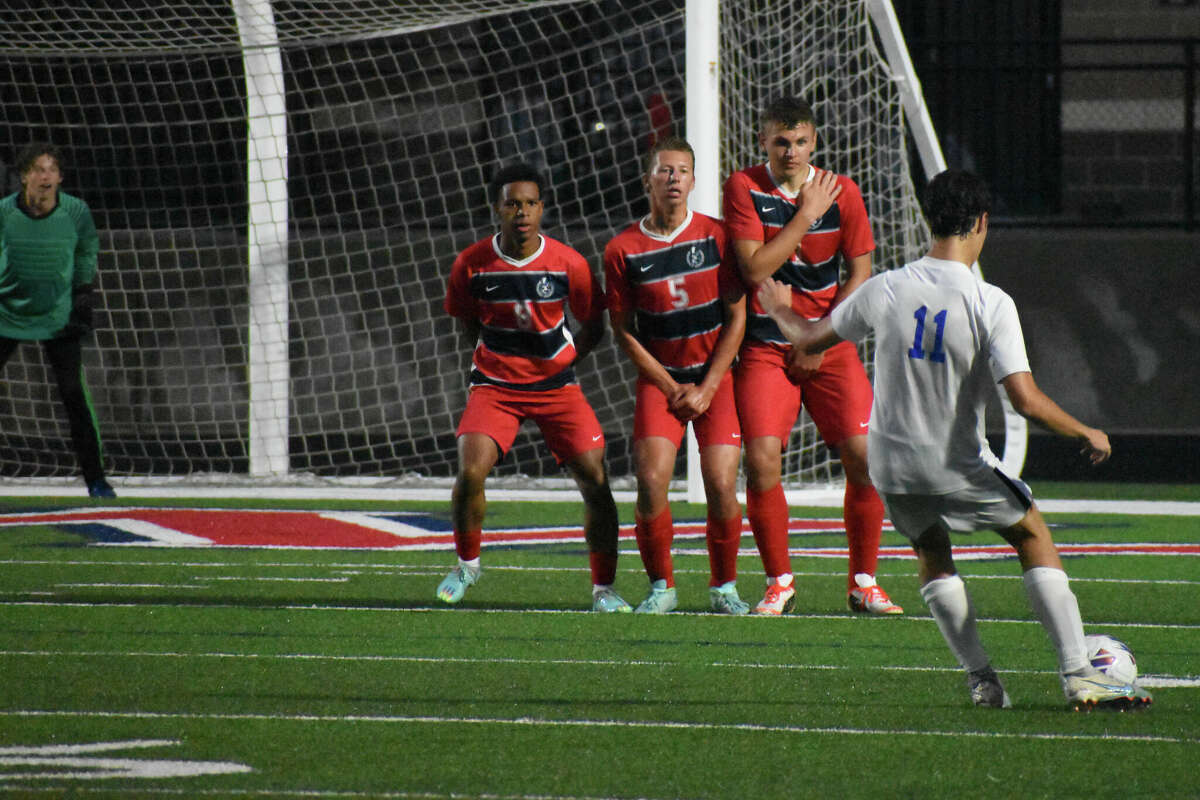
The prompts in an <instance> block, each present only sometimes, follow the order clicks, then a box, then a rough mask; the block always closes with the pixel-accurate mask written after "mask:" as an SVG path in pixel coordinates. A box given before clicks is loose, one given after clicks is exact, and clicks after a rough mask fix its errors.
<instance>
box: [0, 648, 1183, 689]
mask: <svg viewBox="0 0 1200 800" xmlns="http://www.w3.org/2000/svg"><path fill="white" fill-rule="evenodd" d="M0 657H4V658H10V657H11V658H81V659H83V658H140V659H154V658H160V659H174V660H184V659H189V658H197V659H213V660H223V661H330V662H338V663H347V662H349V663H364V664H370V663H406V664H480V665H507V666H568V667H571V666H579V667H596V666H600V667H620V666H629V667H653V668H656V669H657V668H664V667H666V668H670V667H677V666H679V663H678V662H675V661H660V660H632V661H631V660H629V659H587V658H470V657H465V656H404V655H370V654H368V655H328V654H324V653H233V652H199V653H180V652H171V651H137V650H133V651H116V650H0ZM706 666H708V667H714V668H718V669H755V670H788V671H799V672H805V671H809V670H812V671H816V672H839V671H843V670H847V669H851V667H847V666H844V665H839V664H772V663H761V662H735V661H712V662H709V663H708V664H707V665H706ZM853 669H855V670H868V671H870V670H873V671H876V672H939V673H941V672H946V673H958V672H959V668H958V667H935V666H898V665H879V666H870V665H866V666H864V665H856V666H854V667H853ZM998 672H1000V673H1002V674H1005V675H1057V674H1058V673H1057V672H1056V671H1054V670H1034V669H1022V670H1017V669H1001V670H998ZM1138 681H1139V683H1140V684H1141V685H1142V686H1145V687H1147V688H1166V687H1172V688H1193V689H1194V688H1200V676H1196V677H1192V676H1185V677H1178V676H1174V675H1157V674H1146V675H1142V676H1140V677H1139V679H1138Z"/></svg>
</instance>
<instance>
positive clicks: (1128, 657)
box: [1083, 633, 1138, 684]
mask: <svg viewBox="0 0 1200 800" xmlns="http://www.w3.org/2000/svg"><path fill="white" fill-rule="evenodd" d="M1083 640H1084V642H1085V644H1086V645H1087V657H1088V661H1090V662H1092V666H1093V667H1095V668H1096V669H1098V670H1100V671H1101V672H1103V673H1104V674H1105V675H1108V676H1109V677H1112V678H1116V679H1117V680H1119V681H1124V682H1125V683H1129V684H1132V683H1135V682H1137V676H1138V668H1137V659H1136V658H1134V657H1133V651H1132V650H1130V649H1129V645H1127V644H1125V643H1124V642H1122V641H1121V640H1120V639H1115V638H1113V637H1112V636H1109V635H1107V634H1103V633H1094V634H1089V635H1087V636H1085V637H1083Z"/></svg>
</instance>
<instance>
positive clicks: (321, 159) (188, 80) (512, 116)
mask: <svg viewBox="0 0 1200 800" xmlns="http://www.w3.org/2000/svg"><path fill="white" fill-rule="evenodd" d="M101 5H102V7H98V8H88V9H86V10H84V9H82V7H78V6H71V5H64V4H60V5H57V6H55V5H37V6H36V7H35V6H33V5H30V6H29V7H28V8H27V9H26V10H24V11H21V12H19V13H14V14H6V15H4V17H3V18H0V33H2V34H3V37H2V39H3V42H4V44H3V45H0V86H3V87H4V88H3V93H4V106H5V113H6V120H5V123H6V124H5V125H4V126H0V159H5V160H9V159H10V158H11V156H12V155H13V154H14V153H15V152H16V151H17V150H19V149H20V148H21V147H22V146H23V145H24V144H25V143H27V142H28V141H30V140H39V139H49V140H51V141H53V142H55V143H56V144H58V145H60V146H61V147H62V148H64V150H65V151H66V155H67V164H66V165H65V167H66V172H65V175H66V177H65V182H64V190H65V191H68V192H71V193H73V194H77V195H79V196H81V197H83V198H84V199H86V200H87V201H88V202H89V203H90V205H91V207H92V210H93V213H94V215H95V217H96V222H97V226H98V228H99V229H100V231H101V237H102V254H101V262H100V277H99V286H100V292H99V306H100V307H99V309H98V314H97V322H98V329H97V332H96V336H95V338H94V340H92V342H91V344H90V346H89V347H88V348H87V350H86V351H85V368H86V372H87V380H88V384H89V386H90V389H91V396H92V400H93V405H94V407H95V410H96V413H97V416H98V418H99V420H100V424H101V430H102V433H103V438H104V444H105V451H106V456H107V462H108V464H109V465H110V470H111V473H112V474H113V475H114V476H116V477H117V478H118V479H120V478H121V477H123V476H125V477H141V476H154V477H155V478H157V479H169V478H172V477H178V478H186V479H189V480H202V479H203V480H208V479H211V480H214V481H234V482H267V483H269V482H285V483H295V482H305V481H318V482H325V481H351V482H352V481H354V480H373V481H377V480H386V481H388V482H389V483H390V485H405V484H408V483H413V484H417V485H427V484H430V483H437V482H439V481H441V482H444V481H446V480H448V479H449V478H450V477H451V476H452V475H453V472H454V468H455V444H454V436H453V431H454V426H455V423H456V421H457V417H458V415H459V413H460V412H461V409H462V407H463V405H464V403H465V397H466V374H467V370H468V365H469V355H470V353H469V351H470V343H467V342H463V341H461V340H460V339H459V337H458V335H457V333H456V331H455V328H454V325H453V324H452V320H451V319H450V318H449V317H448V316H447V315H446V314H445V313H444V312H443V311H442V305H441V304H442V298H443V296H444V293H445V281H446V277H447V274H448V270H449V265H450V263H451V261H452V260H453V258H454V256H455V254H456V253H457V252H458V251H459V250H461V249H462V248H463V247H465V246H466V245H467V244H469V243H471V242H473V241H475V240H477V239H479V238H482V237H483V236H485V235H487V234H489V233H490V232H491V231H492V230H493V229H494V224H495V223H494V220H493V218H492V214H491V211H490V208H489V204H488V198H487V196H486V191H485V186H486V183H487V181H488V179H489V177H490V176H491V175H492V174H493V173H494V172H495V171H496V169H497V168H498V167H499V166H500V165H502V164H505V163H508V162H511V161H513V160H517V159H522V160H528V161H532V162H534V163H536V164H537V165H539V166H540V167H542V168H543V169H544V171H545V172H546V173H547V174H548V176H549V178H550V185H551V190H550V192H549V196H548V198H547V200H548V204H547V216H546V221H545V228H546V231H547V233H549V234H550V235H552V236H554V237H556V238H560V239H562V240H564V241H566V242H567V243H569V244H571V245H572V246H574V247H575V248H576V249H578V250H579V251H581V252H582V253H583V254H584V255H585V256H587V257H588V258H589V259H590V260H591V261H592V263H593V265H594V266H596V267H597V269H598V265H599V259H600V253H601V252H602V250H603V247H604V244H605V243H606V242H607V240H608V239H609V238H610V237H611V236H612V235H613V234H614V233H615V232H616V231H618V230H619V229H620V228H621V227H622V226H624V225H625V224H627V223H628V222H629V221H631V220H632V219H634V218H636V217H637V216H640V215H641V214H643V213H644V212H645V210H646V204H645V201H644V196H643V192H642V188H641V184H640V179H639V178H640V168H641V161H642V157H643V155H644V153H645V152H646V150H647V148H648V147H649V145H650V144H651V142H652V141H653V140H654V139H655V137H658V136H662V135H665V134H667V133H669V132H675V133H683V134H685V135H688V136H697V137H698V136H700V135H701V130H700V128H701V124H702V123H701V121H700V120H704V123H703V124H705V125H715V131H716V133H715V134H714V136H715V138H714V139H713V144H712V151H713V152H712V155H711V157H703V158H702V159H701V162H700V163H698V165H697V171H698V173H700V175H701V177H702V178H706V179H709V180H716V181H719V179H720V178H721V177H723V176H724V175H726V174H728V173H729V172H730V171H731V170H734V169H738V168H740V167H742V166H745V165H747V164H750V163H753V162H755V161H756V160H759V159H760V158H761V154H760V153H758V152H757V146H756V114H757V111H758V109H759V108H760V107H761V105H762V104H763V103H764V102H765V100H766V99H767V98H768V97H770V96H771V95H773V94H777V93H780V92H784V91H787V92H792V93H796V94H800V95H804V96H806V97H808V98H810V99H811V100H812V101H813V103H814V105H815V107H816V109H817V112H818V115H819V118H820V120H819V122H820V128H821V136H822V145H821V149H820V152H819V154H818V159H819V163H820V164H821V165H822V166H825V167H829V168H831V169H834V170H836V171H838V172H842V173H845V174H848V175H850V176H852V177H853V178H855V180H857V181H858V183H859V184H860V186H861V187H862V189H863V194H864V196H865V198H866V200H867V205H868V211H869V213H870V215H871V219H872V222H873V224H874V230H875V235H876V238H877V240H878V242H879V250H878V251H877V254H876V258H875V263H876V265H877V267H878V268H886V267H891V266H895V265H897V264H900V263H902V262H903V261H904V260H905V259H906V258H910V257H912V256H914V255H917V254H919V253H920V251H921V250H922V248H923V246H924V243H925V238H926V231H925V228H924V225H923V223H922V220H921V217H920V214H919V211H918V207H917V203H916V200H915V196H914V191H913V188H912V185H911V181H910V162H909V145H908V140H907V138H906V132H905V113H904V98H903V90H904V88H905V85H904V80H905V78H904V77H903V76H900V75H898V74H897V72H896V71H895V70H894V69H893V67H891V66H889V63H888V58H887V55H886V54H885V53H883V52H881V50H880V36H879V34H878V33H877V28H876V26H874V25H873V24H872V13H871V9H870V6H874V5H879V4H878V3H877V2H874V1H873V2H864V1H863V0H827V1H826V2H821V3H770V2H762V0H729V1H728V2H722V3H721V4H720V6H719V9H718V8H716V6H715V4H713V5H711V6H708V7H707V8H705V7H704V6H697V5H695V3H694V0H693V2H688V0H649V2H647V1H646V0H603V1H602V2H571V1H570V0H563V1H558V0H545V1H543V2H538V1H537V0H531V1H530V2H523V3H520V4H519V7H517V5H518V4H512V3H505V2H499V0H462V1H461V2H454V1H453V0H451V2H447V3H444V4H421V3H394V2H384V0H361V2H357V3H353V4H332V5H330V4H309V3H271V2H269V0H231V2H230V3H229V4H227V5H223V4H221V3H213V2H182V0H160V1H159V2H148V1H147V2H133V1H132V0H131V1H130V2H127V3H124V4H123V7H122V9H121V10H116V9H114V8H112V7H111V5H110V4H101ZM697 8H699V9H700V10H699V11H698V10H697ZM888 9H889V10H890V5H889V6H888ZM698 15H700V16H698ZM689 17H690V23H691V25H692V27H691V28H690V31H691V32H690V33H689ZM714 32H715V33H716V34H718V35H713V34H714ZM689 42H690V44H689ZM701 42H707V44H703V45H702V44H701ZM713 42H715V45H714V44H712V43H713ZM702 46H703V47H715V49H713V50H712V51H711V53H709V52H708V51H707V50H706V51H704V52H705V53H706V55H705V56H703V57H698V55H697V54H698V53H699V52H700V51H699V49H698V48H700V47H702ZM689 48H691V49H692V52H691V57H689ZM689 70H691V74H689ZM697 70H699V71H700V72H701V73H703V74H706V75H707V78H705V79H704V80H707V81H709V82H710V85H711V86H712V87H714V90H713V91H708V92H706V95H707V96H706V98H705V101H706V102H707V105H706V106H704V107H703V110H701V107H700V105H699V103H700V101H699V100H696V99H690V98H689V95H688V88H689V85H690V86H692V88H693V89H694V88H695V87H696V86H697V85H699V84H700V83H701V80H702V79H701V77H700V75H699V74H698V73H697ZM910 86H911V84H910ZM933 142H934V145H936V140H933ZM706 147H707V145H706ZM702 152H708V151H702ZM5 172H6V181H7V187H6V188H7V189H8V190H9V191H14V190H15V189H16V187H17V176H16V175H15V174H14V172H13V170H12V169H11V168H10V169H7V170H6V171H5ZM696 199H697V202H700V203H713V205H711V207H709V208H702V210H710V211H715V210H716V209H717V208H718V207H719V206H718V205H717V204H716V203H715V202H714V201H715V198H714V197H711V196H710V197H708V198H703V197H702V196H701V195H700V194H699V193H698V195H697V198H696ZM697 207H701V206H697ZM5 370H6V371H5V372H4V374H3V375H4V379H3V381H2V382H0V420H2V421H3V422H2V423H0V428H2V431H0V476H8V477H14V478H16V477H19V478H28V477H60V478H66V477H67V476H70V475H73V474H74V473H75V470H76V466H75V463H74V457H73V455H72V453H71V451H70V448H69V444H68V443H69V437H68V435H67V430H66V427H65V422H64V421H63V420H62V415H61V412H60V410H59V408H58V403H57V397H56V394H55V390H54V388H53V386H52V383H51V380H50V377H49V375H48V373H47V371H46V369H45V367H44V365H43V362H42V357H41V353H40V352H39V350H38V349H37V348H35V347H32V346H25V347H22V348H21V349H20V350H18V352H17V354H16V355H15V356H14V357H13V359H12V360H11V361H10V362H9V364H8V365H7V366H6V367H5ZM580 377H581V383H582V384H583V388H584V390H585V392H586V393H587V395H588V396H589V398H590V399H591V400H592V402H593V404H594V405H595V406H596V409H597V412H598V414H599V416H600V420H601V423H602V425H603V426H604V430H605V432H606V435H607V438H608V441H609V450H608V460H609V468H610V471H611V473H612V474H613V476H614V478H616V479H617V480H618V481H621V480H624V481H629V480H630V478H631V475H632V472H633V465H632V458H631V450H632V448H631V436H632V417H633V398H632V386H633V378H634V375H633V371H632V369H631V368H630V367H629V365H628V364H627V363H626V361H625V359H623V358H622V357H621V355H620V353H619V352H618V351H617V350H616V348H615V347H614V346H613V345H612V343H611V340H610V341H609V342H608V343H607V344H606V345H605V346H604V347H602V348H601V349H600V350H599V351H598V352H597V353H596V354H595V355H594V356H593V358H592V360H591V363H590V364H586V365H584V366H583V367H582V368H581V369H580ZM787 452H788V454H789V456H788V461H787V463H786V465H785V468H786V472H787V477H786V481H787V483H788V485H789V486H822V485H827V484H833V483H837V482H838V481H839V480H840V474H839V472H838V469H837V466H836V461H833V460H831V459H830V457H829V454H828V452H827V451H826V450H825V448H824V447H823V446H822V445H821V444H820V440H819V437H818V436H817V435H816V432H815V430H814V429H813V427H812V425H811V423H810V422H808V420H807V419H802V420H801V421H800V423H799V424H798V425H797V427H796V429H795V431H794V432H793V436H792V441H791V442H790V443H789V446H788V449H787ZM495 475H496V477H497V481H498V482H499V483H501V484H503V483H504V482H506V481H507V482H509V483H510V484H514V485H520V486H525V485H530V484H536V483H538V482H545V483H547V484H553V483H554V482H556V481H561V480H562V478H563V475H562V473H561V471H560V469H559V468H558V466H557V465H556V464H555V463H554V461H553V459H552V458H551V457H550V454H549V452H548V451H547V450H546V448H545V447H544V446H543V445H542V443H541V439H540V436H539V435H538V434H537V432H536V430H535V429H533V428H529V429H527V430H523V431H522V434H521V436H520V437H519V438H518V440H517V443H516V446H515V447H514V448H513V450H512V452H511V453H510V454H509V455H508V457H507V458H506V459H505V460H504V461H503V462H502V463H501V464H500V465H499V467H498V468H497V470H496V473H495ZM681 475H682V472H681Z"/></svg>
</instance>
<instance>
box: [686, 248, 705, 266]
mask: <svg viewBox="0 0 1200 800" xmlns="http://www.w3.org/2000/svg"><path fill="white" fill-rule="evenodd" d="M703 263H704V251H703V250H701V249H700V248H699V247H697V246H696V245H692V246H691V247H689V248H688V251H687V264H688V266H689V267H691V268H692V269H696V268H697V267H699V266H700V265H701V264H703Z"/></svg>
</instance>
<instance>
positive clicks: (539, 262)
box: [445, 234, 604, 389]
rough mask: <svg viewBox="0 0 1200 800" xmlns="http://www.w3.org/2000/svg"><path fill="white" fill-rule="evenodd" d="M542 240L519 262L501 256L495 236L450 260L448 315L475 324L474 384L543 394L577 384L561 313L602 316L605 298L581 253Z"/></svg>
mask: <svg viewBox="0 0 1200 800" xmlns="http://www.w3.org/2000/svg"><path fill="white" fill-rule="evenodd" d="M541 240H542V243H541V246H540V247H539V248H538V250H537V252H536V253H534V254H533V255H532V256H530V257H529V258H526V259H523V260H520V261H518V260H515V259H512V258H509V257H508V256H506V255H504V254H503V253H502V252H500V244H499V235H498V234H497V235H495V236H491V237H489V238H487V239H483V240H481V241H478V242H476V243H475V244H473V245H471V246H470V247H468V248H467V249H465V250H463V251H462V252H461V253H459V255H458V258H456V259H455V260H454V266H453V267H452V268H451V270H450V280H449V282H448V284H447V287H446V302H445V308H446V311H447V313H449V314H450V315H451V316H454V317H459V318H462V319H466V320H476V321H478V323H479V326H480V335H479V342H478V343H477V344H476V346H475V353H474V356H473V365H474V370H473V371H472V375H471V382H472V383H481V382H482V383H494V384H497V385H500V386H507V387H510V388H516V389H548V388H553V387H555V386H561V385H565V384H567V383H572V382H574V380H575V374H574V370H573V369H572V368H571V365H572V364H573V363H574V361H575V343H574V340H573V339H572V338H571V331H570V329H569V328H568V327H567V316H566V312H567V309H568V308H570V311H571V313H572V314H573V315H574V316H575V318H576V320H578V321H579V322H591V321H593V320H595V319H596V318H597V317H599V316H600V315H602V314H603V313H604V294H603V292H602V290H601V288H600V283H599V281H597V280H596V276H595V275H593V274H592V270H591V268H590V267H588V263H587V260H586V259H585V258H584V257H583V256H582V255H580V254H579V253H578V252H576V251H575V250H573V249H571V248H570V247H568V246H567V245H565V244H563V243H562V242H559V241H557V240H555V239H551V238H550V237H549V236H544V235H543V236H542V237H541Z"/></svg>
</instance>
